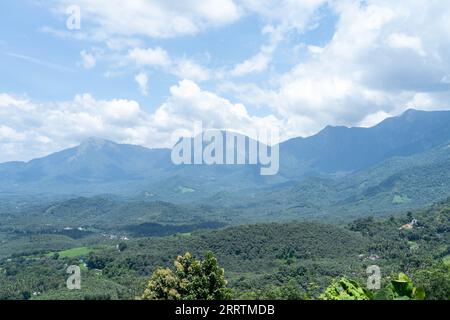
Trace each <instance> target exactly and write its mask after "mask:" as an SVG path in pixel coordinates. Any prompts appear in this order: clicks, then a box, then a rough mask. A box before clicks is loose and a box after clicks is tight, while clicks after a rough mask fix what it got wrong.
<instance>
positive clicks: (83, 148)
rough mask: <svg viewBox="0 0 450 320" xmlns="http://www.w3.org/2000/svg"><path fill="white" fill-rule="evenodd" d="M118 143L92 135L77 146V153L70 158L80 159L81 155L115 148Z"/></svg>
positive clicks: (73, 159)
mask: <svg viewBox="0 0 450 320" xmlns="http://www.w3.org/2000/svg"><path fill="white" fill-rule="evenodd" d="M116 146H117V143H115V142H112V141H110V140H106V139H102V138H98V137H90V138H87V139H85V140H84V141H83V142H82V143H81V144H80V145H79V146H78V147H77V148H76V155H75V156H74V157H72V158H71V159H70V161H75V160H77V159H79V158H80V157H81V156H83V155H86V154H89V153H92V152H97V151H102V150H105V149H111V148H115V147H116Z"/></svg>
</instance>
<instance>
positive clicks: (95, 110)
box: [0, 0, 450, 162]
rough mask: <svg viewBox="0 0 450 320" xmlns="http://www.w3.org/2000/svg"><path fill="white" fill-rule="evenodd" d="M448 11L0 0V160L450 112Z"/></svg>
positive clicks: (234, 2)
mask: <svg viewBox="0 0 450 320" xmlns="http://www.w3.org/2000/svg"><path fill="white" fill-rule="evenodd" d="M449 57H450V2H449V1H440V0H439V1H438V0H396V1H391V0H361V1H359V0H348V1H347V0H265V1H259V0H205V1H203V0H185V1H178V0H128V1H126V5H125V4H124V2H123V1H119V0H53V1H46V0H22V1H13V0H4V1H1V2H0V162H6V161H19V160H20V161H28V160H30V159H33V158H36V157H41V156H45V155H47V154H49V153H52V152H56V151H59V150H62V149H64V148H68V147H72V146H75V145H77V144H79V143H80V142H82V141H83V140H85V139H87V138H88V137H93V136H95V137H100V138H104V139H109V140H113V141H116V142H119V143H130V144H138V145H143V146H147V147H151V148H154V147H170V146H171V143H172V142H173V141H172V140H171V136H172V133H173V132H174V131H178V132H180V131H181V132H183V131H184V132H186V134H188V133H189V132H190V131H191V130H192V127H193V124H194V123H197V122H199V121H201V122H202V123H203V126H204V127H206V128H218V129H226V130H233V131H238V132H241V133H244V134H248V135H250V136H252V134H253V133H255V132H258V131H262V130H271V129H273V130H278V131H279V133H280V138H281V140H286V139H289V138H293V137H297V136H310V135H312V134H315V133H317V132H319V131H320V130H321V129H323V128H324V127H325V126H327V125H345V126H363V127H369V126H373V125H375V124H377V123H379V122H380V121H382V120H383V119H385V118H386V117H390V116H397V115H400V114H401V113H402V112H404V111H405V110H407V109H409V108H416V109H422V110H443V109H450V99H449V98H450V59H449Z"/></svg>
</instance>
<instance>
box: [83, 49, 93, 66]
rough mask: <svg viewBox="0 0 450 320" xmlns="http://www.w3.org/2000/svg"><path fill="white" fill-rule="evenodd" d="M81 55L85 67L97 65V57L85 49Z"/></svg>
mask: <svg viewBox="0 0 450 320" xmlns="http://www.w3.org/2000/svg"><path fill="white" fill-rule="evenodd" d="M80 55H81V60H82V63H83V67H84V68H85V69H92V68H93V67H95V64H96V59H95V57H94V55H92V54H90V53H87V52H86V51H85V50H83V51H81V52H80Z"/></svg>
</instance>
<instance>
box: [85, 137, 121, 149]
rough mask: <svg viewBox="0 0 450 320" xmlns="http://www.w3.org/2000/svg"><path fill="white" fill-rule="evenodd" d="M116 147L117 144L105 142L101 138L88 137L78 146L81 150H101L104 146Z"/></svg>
mask: <svg viewBox="0 0 450 320" xmlns="http://www.w3.org/2000/svg"><path fill="white" fill-rule="evenodd" d="M115 145H117V143H115V142H113V141H110V140H106V139H103V138H99V137H89V138H87V139H85V140H83V142H82V143H81V144H80V145H79V146H78V148H79V149H80V148H81V149H83V148H89V149H92V148H93V149H96V150H99V149H102V148H104V147H106V146H115Z"/></svg>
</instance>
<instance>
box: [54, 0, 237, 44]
mask: <svg viewBox="0 0 450 320" xmlns="http://www.w3.org/2000/svg"><path fill="white" fill-rule="evenodd" d="M69 5H78V6H80V8H81V15H82V21H87V22H89V23H90V24H93V25H94V26H95V27H94V28H93V29H92V30H90V32H91V33H92V37H95V38H97V39H104V40H106V39H108V38H110V37H111V36H115V35H119V36H133V35H138V36H139V35H141V36H148V37H152V38H169V37H175V36H179V35H192V34H196V33H199V32H201V31H202V30H204V29H207V28H210V27H216V26H221V25H225V24H228V23H232V22H234V21H236V20H237V19H239V17H240V16H241V13H240V10H239V8H238V6H237V5H236V4H235V3H234V2H233V0H209V1H198V0H184V1H167V0H129V1H127V3H126V5H124V3H123V1H121V0H95V1H92V0H59V1H57V10H58V12H60V13H61V14H62V15H65V10H66V8H67V7H68V6H69ZM85 25H87V23H83V26H85ZM83 31H84V29H82V32H83Z"/></svg>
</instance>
